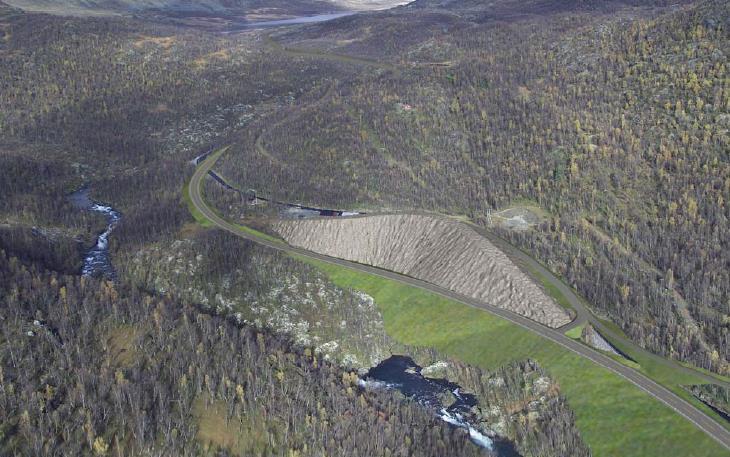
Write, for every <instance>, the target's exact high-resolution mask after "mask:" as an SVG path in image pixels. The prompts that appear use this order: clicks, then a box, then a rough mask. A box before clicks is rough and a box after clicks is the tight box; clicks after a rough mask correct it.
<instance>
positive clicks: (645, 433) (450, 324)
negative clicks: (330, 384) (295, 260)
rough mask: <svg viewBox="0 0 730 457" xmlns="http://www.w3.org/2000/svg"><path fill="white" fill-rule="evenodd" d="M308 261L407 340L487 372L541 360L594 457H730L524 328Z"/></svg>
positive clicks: (615, 379) (656, 405) (641, 396)
mask: <svg viewBox="0 0 730 457" xmlns="http://www.w3.org/2000/svg"><path fill="white" fill-rule="evenodd" d="M306 261H307V262H309V263H311V264H313V265H315V266H317V267H318V268H320V269H321V270H322V271H324V272H325V273H326V274H327V275H328V276H329V277H330V279H331V280H332V281H333V282H334V283H336V284H337V285H339V286H340V287H345V288H353V289H358V290H362V291H364V292H366V293H368V294H369V295H371V296H373V298H375V300H376V302H377V304H378V306H379V308H380V310H381V312H382V314H383V318H384V321H385V327H386V331H387V332H388V333H389V334H390V335H391V336H392V337H394V338H395V339H397V340H399V341H400V342H402V343H404V344H409V345H418V346H430V347H434V348H436V349H438V350H440V351H443V352H445V353H446V354H448V355H450V356H452V357H456V358H458V359H460V360H462V361H464V362H467V363H471V364H474V365H477V366H480V367H483V368H487V369H492V368H496V367H498V366H500V365H502V364H505V363H507V362H509V361H512V360H518V359H524V358H528V357H529V358H532V359H535V360H537V361H538V362H540V363H541V364H542V365H543V366H544V367H545V368H547V369H548V370H549V371H550V373H551V374H552V376H554V377H555V378H556V379H557V380H558V382H559V383H560V386H561V390H562V392H563V394H564V395H565V396H566V397H567V398H568V402H569V403H570V406H571V407H572V408H573V409H574V411H575V412H576V416H577V423H578V427H579V428H580V430H581V433H582V436H583V438H584V439H585V440H586V442H587V443H588V444H589V446H590V447H591V449H592V451H593V454H594V455H596V456H641V457H649V456H661V457H667V456H675V455H677V456H679V455H687V456H696V457H701V456H721V455H727V453H726V452H725V450H724V449H723V448H722V447H721V446H720V445H719V444H717V443H716V442H715V441H714V440H712V439H711V438H710V437H708V436H707V435H705V434H704V433H703V432H702V431H700V430H699V429H697V428H696V427H694V426H693V425H692V424H691V423H689V422H688V421H686V420H685V419H684V418H682V417H681V416H679V415H678V414H676V413H675V412H674V411H672V410H670V409H669V408H668V407H666V406H664V405H663V404H661V403H660V402H658V401H656V400H654V399H653V398H651V397H650V396H648V395H647V394H646V393H644V392H643V391H641V390H640V389H639V388H637V387H635V386H634V385H633V384H631V383H629V382H628V381H626V380H625V379H623V378H622V377H620V376H618V375H616V374H614V373H612V372H610V371H608V370H606V369H604V368H601V367H599V366H597V365H595V364H593V363H591V362H589V361H588V360H586V359H584V358H582V357H579V356H578V355H576V354H574V353H572V352H570V351H568V350H566V349H564V348H562V347H560V346H558V345H557V344H554V343H551V342H549V341H546V340H545V339H543V338H541V337H539V336H537V335H535V334H533V333H531V332H529V331H527V330H525V329H522V328H521V327H518V326H516V325H514V324H511V323H509V322H507V321H505V320H503V319H500V318H497V317H496V316H493V315H491V314H489V313H487V312H485V311H481V310H478V309H475V308H471V307H469V306H466V305H463V304H461V303H457V302H453V301H450V300H447V299H445V298H442V297H440V296H438V295H435V294H432V293H429V292H426V291H423V290H421V289H417V288H414V287H410V286H406V285H403V284H400V283H397V282H393V281H390V280H387V279H383V278H379V277H376V276H372V275H368V274H365V273H360V272H356V271H353V270H349V269H346V268H342V267H338V266H334V265H330V264H325V263H321V262H316V261H312V260H306Z"/></svg>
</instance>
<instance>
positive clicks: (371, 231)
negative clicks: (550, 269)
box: [274, 215, 570, 327]
mask: <svg viewBox="0 0 730 457" xmlns="http://www.w3.org/2000/svg"><path fill="white" fill-rule="evenodd" d="M274 228H275V230H276V231H277V232H278V233H279V234H280V235H281V236H282V237H283V238H284V239H285V240H286V241H287V242H288V243H289V244H291V245H293V246H297V247H301V248H304V249H308V250H310V251H314V252H318V253H320V254H325V255H329V256H332V257H338V258H342V259H347V260H352V261H355V262H359V263H364V264H368V265H373V266H376V267H380V268H384V269H387V270H392V271H396V272H399V273H403V274H406V275H409V276H412V277H415V278H419V279H422V280H424V281H428V282H430V283H433V284H436V285H439V286H441V287H445V288H447V289H450V290H453V291H455V292H458V293H460V294H463V295H467V296H469V297H472V298H476V299H478V300H480V301H483V302H484V303H488V304H491V305H494V306H498V307H500V308H505V309H509V310H511V311H514V312H516V313H518V314H521V315H523V316H525V317H528V318H530V319H532V320H535V321H537V322H540V323H541V324H544V325H547V326H550V327H560V326H562V325H564V324H567V323H568V322H570V316H569V315H568V313H567V312H566V311H565V310H564V309H563V308H561V307H560V306H559V305H558V304H557V303H555V302H554V301H553V300H552V299H551V298H550V297H548V296H547V295H546V294H545V292H544V291H543V290H542V289H541V288H540V287H539V286H538V285H537V284H535V283H534V282H533V281H531V280H530V279H529V278H528V277H527V275H525V274H524V273H523V272H522V271H521V270H520V269H519V268H518V267H517V266H516V265H515V264H514V263H512V261H511V260H509V258H508V257H507V256H506V255H505V254H504V253H503V252H502V251H501V250H499V249H498V248H497V247H496V246H494V245H493V244H492V243H490V242H489V240H487V239H485V238H484V237H483V236H481V235H479V234H478V233H476V232H475V231H474V230H472V229H471V228H470V227H468V226H467V225H465V224H463V223H460V222H457V221H453V220H449V219H446V218H442V217H436V216H426V215H378V216H368V217H358V218H352V219H312V220H294V221H292V220H288V221H281V222H278V223H276V225H275V227H274Z"/></svg>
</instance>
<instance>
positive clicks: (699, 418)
mask: <svg viewBox="0 0 730 457" xmlns="http://www.w3.org/2000/svg"><path fill="white" fill-rule="evenodd" d="M223 152H225V149H221V150H220V151H218V152H216V153H214V154H211V155H210V156H208V158H206V159H205V160H204V161H203V162H202V163H201V164H200V165H199V166H198V167H197V168H196V170H195V173H194V174H193V176H192V178H191V179H190V185H189V186H188V192H189V196H190V200H191V202H192V204H193V206H195V208H196V209H197V210H198V211H200V213H202V214H203V216H205V217H206V218H207V219H208V220H209V221H210V222H211V223H213V224H215V225H216V226H217V227H219V228H221V229H223V230H225V231H227V232H230V233H232V234H234V235H236V236H238V237H241V238H244V239H246V240H249V241H253V242H255V243H258V244H261V245H264V246H267V247H269V248H272V249H276V250H278V251H283V252H286V253H291V254H296V255H300V256H304V257H309V258H311V259H315V260H318V261H321V262H327V263H331V264H334V265H338V266H341V267H345V268H351V269H353V270H358V271H361V272H364V273H368V274H372V275H376V276H380V277H383V278H386V279H390V280H392V281H397V282H400V283H403V284H406V285H409V286H412V287H418V288H420V289H424V290H427V291H429V292H432V293H435V294H438V295H441V296H443V297H445V298H448V299H450V300H454V301H457V302H460V303H463V304H465V305H468V306H472V307H475V308H479V309H483V310H486V311H488V312H490V313H492V314H494V315H496V316H499V317H501V318H502V319H506V320H508V321H510V322H512V323H513V324H516V325H519V326H520V327H523V328H525V329H527V330H529V331H531V332H533V333H537V334H538V335H540V336H542V337H543V338H546V339H548V340H550V341H552V342H554V343H556V344H559V345H560V346H562V347H564V348H565V349H567V350H569V351H572V352H574V353H576V354H578V355H579V356H581V357H585V358H586V359H588V360H590V361H592V362H594V363H596V364H598V365H600V366H602V367H604V368H606V369H608V370H610V371H612V372H614V373H616V374H618V375H619V376H622V377H623V378H625V379H627V380H628V381H629V382H631V383H633V384H634V385H636V386H637V387H638V388H640V389H641V390H643V391H645V392H646V393H648V394H649V395H651V396H652V397H654V398H656V399H657V400H659V401H661V402H662V403H664V404H665V405H667V406H669V407H670V408H672V409H673V410H674V411H676V412H677V413H678V414H680V415H681V416H683V417H684V418H686V419H687V420H689V421H690V422H692V423H693V424H694V425H696V426H697V427H698V428H699V429H701V430H702V431H704V432H705V433H707V434H708V435H709V436H711V437H712V438H714V439H715V440H716V441H717V442H719V443H720V444H722V445H723V446H724V447H725V448H727V449H728V450H730V431H728V430H727V429H726V428H725V427H723V426H722V425H720V424H719V423H717V422H716V421H715V420H714V419H712V418H711V417H709V416H708V415H706V414H705V413H703V412H702V411H700V410H699V409H697V408H695V407H694V406H693V405H692V404H691V403H689V402H687V401H686V400H684V399H682V398H680V397H679V396H677V395H676V394H674V393H673V392H671V391H670V390H668V389H667V388H665V387H663V386H661V385H659V384H658V383H656V382H655V381H653V380H651V379H649V378H648V377H646V376H644V375H643V374H641V373H640V372H638V371H636V370H634V369H631V368H629V367H627V366H625V365H622V364H621V363H619V362H617V361H616V360H614V359H612V358H610V357H608V356H606V355H604V354H602V353H600V352H598V351H595V350H593V349H591V348H589V347H588V346H585V345H583V344H581V343H579V342H577V341H575V340H573V339H571V338H569V337H567V336H565V335H564V334H563V333H562V332H563V331H564V330H553V329H550V328H548V327H545V326H542V325H540V324H538V323H537V322H535V321H532V320H530V319H527V318H526V317H523V316H520V315H519V314H516V313H513V312H510V311H507V310H505V309H501V308H497V307H496V306H492V305H489V304H487V303H482V302H479V301H477V300H475V299H473V298H470V297H466V296H463V295H460V294H457V293H455V292H452V291H450V290H448V289H445V288H443V287H438V286H435V285H433V284H430V283H427V282H425V281H421V280H418V279H415V278H411V277H409V276H405V275H401V274H398V273H394V272H391V271H386V270H381V269H378V268H374V267H371V266H368V265H363V264H359V263H354V262H350V261H347V260H342V259H337V258H333V257H328V256H324V255H321V254H317V253H315V252H311V251H307V250H305V249H300V248H295V247H292V246H289V245H288V244H286V243H284V242H283V241H275V240H271V239H266V238H262V237H259V236H256V235H255V234H253V233H249V232H244V231H242V230H241V228H240V227H239V226H237V225H236V224H233V223H231V222H229V221H227V220H225V219H223V218H222V217H220V216H218V214H216V213H215V211H213V210H212V209H211V208H210V207H209V206H208V204H207V203H206V202H205V200H204V199H203V196H202V193H201V189H202V183H203V181H204V180H205V178H206V176H208V171H209V170H210V169H212V168H213V165H214V164H215V163H216V161H217V160H218V158H219V157H220V155H221V154H222V153H223Z"/></svg>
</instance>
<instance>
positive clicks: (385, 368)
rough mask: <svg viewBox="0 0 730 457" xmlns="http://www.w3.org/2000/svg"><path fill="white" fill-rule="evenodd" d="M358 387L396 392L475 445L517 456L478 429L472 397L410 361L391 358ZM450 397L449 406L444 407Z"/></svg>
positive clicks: (505, 443) (505, 444)
mask: <svg viewBox="0 0 730 457" xmlns="http://www.w3.org/2000/svg"><path fill="white" fill-rule="evenodd" d="M360 386H361V387H363V388H365V389H382V388H385V389H395V390H398V391H399V392H401V393H402V394H403V395H404V396H405V397H406V398H409V399H411V400H414V401H416V402H418V403H419V404H420V405H421V406H423V407H424V408H427V409H429V410H431V411H433V413H434V414H435V415H436V416H437V417H439V418H440V419H441V420H443V421H444V422H446V423H448V424H449V425H451V426H453V427H457V428H461V429H464V430H466V431H468V432H469V439H470V440H471V441H472V442H473V443H474V444H476V445H477V446H480V447H483V448H486V449H489V450H491V451H493V452H495V453H496V454H497V455H498V456H500V457H519V456H520V454H519V453H518V452H517V450H516V449H515V448H514V446H513V444H512V443H511V442H509V441H507V440H504V439H501V438H499V437H497V436H487V435H485V434H484V433H482V432H481V431H480V430H479V428H478V426H477V421H476V417H475V414H474V412H473V408H475V407H477V406H478V401H477V399H476V397H475V396H474V395H471V394H469V393H466V392H462V389H461V387H460V386H459V385H458V384H456V383H453V382H450V381H448V380H446V379H436V378H427V377H424V376H423V375H422V374H421V367H420V366H418V365H417V364H416V363H415V362H414V361H413V359H412V358H410V357H408V356H404V355H394V356H391V357H390V358H388V359H386V360H383V361H382V362H380V363H379V364H378V365H377V366H375V367H373V368H371V369H370V370H369V371H368V372H367V374H366V375H365V376H364V379H361V380H360ZM446 398H451V400H452V403H451V404H449V405H446V404H445V401H444V400H445V399H446Z"/></svg>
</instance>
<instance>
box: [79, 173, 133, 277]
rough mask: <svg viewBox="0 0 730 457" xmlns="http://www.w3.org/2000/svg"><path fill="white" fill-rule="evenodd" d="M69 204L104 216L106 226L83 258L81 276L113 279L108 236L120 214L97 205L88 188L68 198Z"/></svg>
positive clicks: (99, 204)
mask: <svg viewBox="0 0 730 457" xmlns="http://www.w3.org/2000/svg"><path fill="white" fill-rule="evenodd" d="M69 199H70V200H71V203H72V204H73V205H74V206H76V207H77V208H79V209H82V210H85V211H93V212H96V213H100V214H103V215H104V216H106V220H107V226H106V230H104V231H103V232H102V233H101V234H99V236H98V237H97V238H96V243H95V244H94V246H92V247H91V249H89V250H88V251H87V253H86V256H85V257H84V266H83V267H82V268H81V274H82V275H83V276H93V277H103V278H107V279H114V277H115V273H114V267H113V265H112V261H111V258H110V256H109V235H111V233H112V230H114V227H116V226H117V224H118V223H119V221H120V220H121V219H122V215H121V213H119V212H118V211H116V210H115V209H114V208H112V207H111V206H107V205H104V204H101V203H97V202H95V201H93V200H91V198H90V197H89V188H88V187H82V188H81V189H79V190H77V191H76V192H74V193H73V194H71V195H70V196H69Z"/></svg>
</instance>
